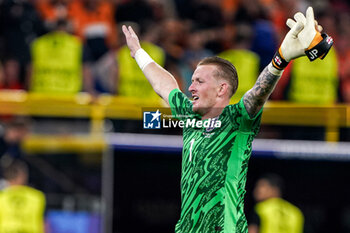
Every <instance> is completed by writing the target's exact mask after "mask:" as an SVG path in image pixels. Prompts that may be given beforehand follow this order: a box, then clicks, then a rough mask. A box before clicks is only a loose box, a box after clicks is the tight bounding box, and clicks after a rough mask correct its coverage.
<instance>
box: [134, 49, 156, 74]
mask: <svg viewBox="0 0 350 233" xmlns="http://www.w3.org/2000/svg"><path fill="white" fill-rule="evenodd" d="M135 60H136V62H137V64H138V65H139V67H140V68H141V70H142V71H143V70H144V69H145V68H146V66H147V65H148V64H150V63H152V62H154V61H153V59H152V58H151V57H150V56H149V55H148V53H147V52H146V51H145V50H143V49H139V50H137V51H136V53H135Z"/></svg>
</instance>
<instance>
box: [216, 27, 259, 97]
mask: <svg viewBox="0 0 350 233" xmlns="http://www.w3.org/2000/svg"><path fill="white" fill-rule="evenodd" d="M252 37H253V31H252V28H251V26H250V25H249V24H244V23H240V24H239V25H237V27H236V37H235V41H234V45H233V46H234V47H233V48H232V49H229V50H226V51H224V52H222V53H219V54H218V56H219V57H222V58H224V59H226V60H228V61H230V62H231V63H232V64H233V65H234V66H235V67H236V69H237V73H238V80H239V81H238V83H239V85H238V89H237V91H236V94H235V98H237V99H240V98H242V97H243V95H244V94H245V93H246V92H247V91H248V90H249V89H251V88H252V87H253V85H254V84H255V82H256V79H257V78H258V75H259V56H258V55H257V54H256V53H254V52H252V51H250V50H249V48H250V47H251V41H252Z"/></svg>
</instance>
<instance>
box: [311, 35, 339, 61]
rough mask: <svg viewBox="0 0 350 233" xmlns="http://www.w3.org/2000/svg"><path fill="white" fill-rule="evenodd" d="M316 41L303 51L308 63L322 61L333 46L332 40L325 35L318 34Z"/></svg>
mask: <svg viewBox="0 0 350 233" xmlns="http://www.w3.org/2000/svg"><path fill="white" fill-rule="evenodd" d="M318 34H319V35H317V37H318V38H317V39H316V38H315V39H316V40H315V39H314V41H313V42H311V45H310V46H309V48H307V49H306V50H305V54H306V56H307V57H308V58H309V60H310V61H314V60H316V59H317V58H320V59H324V58H325V57H326V55H327V53H328V51H329V50H330V49H331V47H332V45H333V38H332V37H330V36H329V35H327V34H326V33H322V34H320V33H318Z"/></svg>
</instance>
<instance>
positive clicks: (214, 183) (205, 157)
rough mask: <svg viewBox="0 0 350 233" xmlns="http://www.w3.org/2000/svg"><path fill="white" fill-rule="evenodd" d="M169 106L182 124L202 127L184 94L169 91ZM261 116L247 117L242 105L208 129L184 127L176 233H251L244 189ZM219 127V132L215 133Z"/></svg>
mask: <svg viewBox="0 0 350 233" xmlns="http://www.w3.org/2000/svg"><path fill="white" fill-rule="evenodd" d="M169 104H170V107H171V110H172V114H173V115H174V116H175V117H177V118H178V119H180V120H183V121H190V122H193V119H195V120H196V121H202V120H201V119H200V116H198V115H196V114H193V112H192V102H191V101H190V100H189V99H188V98H187V97H186V96H185V95H184V94H183V93H182V92H181V91H180V90H178V89H174V90H172V91H171V93H170V94H169ZM261 112H262V110H261V111H260V112H259V113H258V114H257V115H256V116H255V117H254V118H251V117H249V115H248V113H247V111H246V109H245V107H244V104H243V99H241V100H240V102H239V103H237V104H234V105H228V106H226V107H225V108H224V110H223V112H222V113H221V115H220V116H219V117H218V118H216V119H209V121H211V123H210V124H209V127H207V128H205V127H192V126H193V124H189V125H187V126H190V127H184V129H183V151H182V175H181V216H180V219H179V221H178V223H177V224H176V227H175V232H176V233H217V232H221V233H246V232H248V228H247V222H246V218H245V215H244V212H243V211H244V210H243V209H244V195H245V183H246V177H247V169H248V160H249V158H250V155H251V151H252V141H253V139H254V137H255V135H256V134H257V133H258V130H259V125H260V119H261ZM213 121H214V123H215V124H214V123H213ZM203 122H204V121H202V123H203ZM218 123H221V124H220V127H212V126H218V125H219V124H218ZM203 125H205V124H204V123H203ZM197 126H198V125H197ZM207 126H208V124H207Z"/></svg>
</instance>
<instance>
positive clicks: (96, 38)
mask: <svg viewBox="0 0 350 233" xmlns="http://www.w3.org/2000/svg"><path fill="white" fill-rule="evenodd" d="M69 9H70V10H69V15H68V17H69V19H70V20H72V23H73V30H74V33H75V34H76V35H77V36H79V37H80V38H82V39H83V40H85V41H86V43H87V45H88V46H89V47H90V50H91V52H92V55H93V56H94V58H96V59H97V58H99V57H101V56H102V55H103V54H104V53H105V52H107V50H108V48H113V47H114V46H115V45H116V44H117V33H116V24H115V21H114V18H113V16H114V7H113V4H111V3H110V2H109V1H107V0H99V1H97V0H71V3H70V5H69Z"/></svg>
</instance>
